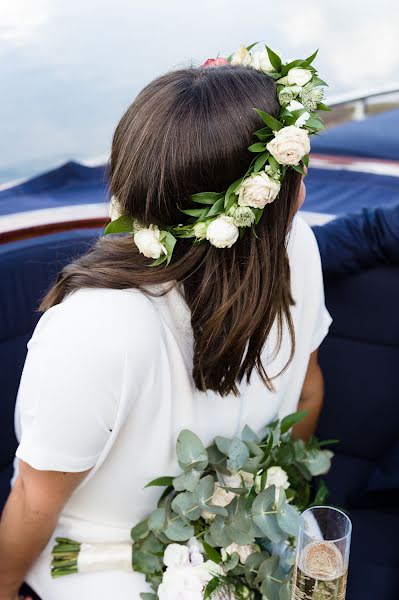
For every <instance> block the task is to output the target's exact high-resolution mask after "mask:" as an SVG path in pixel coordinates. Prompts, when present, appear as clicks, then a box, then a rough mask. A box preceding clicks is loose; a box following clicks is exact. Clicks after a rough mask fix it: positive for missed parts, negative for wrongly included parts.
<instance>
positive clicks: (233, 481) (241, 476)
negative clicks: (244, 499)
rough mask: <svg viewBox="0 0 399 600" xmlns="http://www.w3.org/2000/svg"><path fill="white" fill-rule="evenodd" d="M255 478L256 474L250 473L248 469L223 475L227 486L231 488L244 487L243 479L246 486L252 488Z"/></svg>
mask: <svg viewBox="0 0 399 600" xmlns="http://www.w3.org/2000/svg"><path fill="white" fill-rule="evenodd" d="M254 480H255V477H254V475H253V474H252V473H248V471H238V473H236V474H235V475H223V481H224V483H225V486H226V487H231V488H240V487H242V483H243V481H244V484H245V485H246V487H248V488H251V487H252V486H253V485H254Z"/></svg>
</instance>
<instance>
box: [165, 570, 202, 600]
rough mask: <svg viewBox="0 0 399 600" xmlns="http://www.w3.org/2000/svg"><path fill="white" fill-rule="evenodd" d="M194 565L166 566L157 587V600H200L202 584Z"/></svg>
mask: <svg viewBox="0 0 399 600" xmlns="http://www.w3.org/2000/svg"><path fill="white" fill-rule="evenodd" d="M195 569H196V567H168V568H167V569H166V571H165V573H164V574H163V578H162V583H161V584H160V586H159V587H158V598H159V600H202V598H203V594H202V592H203V589H204V585H203V583H202V581H201V578H200V577H199V576H198V574H197V573H196V571H195Z"/></svg>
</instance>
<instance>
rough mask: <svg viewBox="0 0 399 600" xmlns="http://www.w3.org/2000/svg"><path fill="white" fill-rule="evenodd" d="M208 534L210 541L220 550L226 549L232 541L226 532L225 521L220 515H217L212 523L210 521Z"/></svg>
mask: <svg viewBox="0 0 399 600" xmlns="http://www.w3.org/2000/svg"><path fill="white" fill-rule="evenodd" d="M209 533H210V535H211V537H212V540H213V541H214V542H215V544H216V545H217V546H219V547H220V548H227V546H229V545H230V544H231V543H232V541H233V540H232V539H231V538H230V536H229V535H228V534H227V532H226V528H225V519H224V518H223V517H221V516H220V515H217V516H216V518H215V519H214V521H212V523H211V526H210V528H209Z"/></svg>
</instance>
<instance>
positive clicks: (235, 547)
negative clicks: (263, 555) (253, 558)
mask: <svg viewBox="0 0 399 600" xmlns="http://www.w3.org/2000/svg"><path fill="white" fill-rule="evenodd" d="M224 550H225V552H226V553H227V554H229V555H230V556H231V555H232V554H233V553H234V552H237V554H238V556H239V557H240V562H241V564H243V565H245V562H246V560H247V558H248V556H250V555H251V554H253V553H254V552H256V550H258V547H257V546H254V545H253V544H245V545H244V546H240V545H239V544H236V543H235V542H233V543H232V544H230V546H227V548H225V549H224Z"/></svg>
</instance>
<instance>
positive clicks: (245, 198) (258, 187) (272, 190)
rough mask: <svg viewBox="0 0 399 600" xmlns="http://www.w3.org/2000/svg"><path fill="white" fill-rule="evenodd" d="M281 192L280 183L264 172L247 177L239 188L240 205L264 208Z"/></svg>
mask: <svg viewBox="0 0 399 600" xmlns="http://www.w3.org/2000/svg"><path fill="white" fill-rule="evenodd" d="M279 191H280V183H279V182H278V181H275V180H274V179H271V178H270V177H269V176H268V175H267V173H265V172H264V171H262V172H261V173H257V174H256V175H252V176H251V177H247V178H246V179H244V181H243V182H242V183H241V185H240V187H239V188H238V190H237V192H238V204H239V205H240V206H250V207H251V208H264V207H265V206H266V204H269V203H270V202H273V201H274V200H275V199H276V198H277V196H278V193H279Z"/></svg>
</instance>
